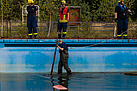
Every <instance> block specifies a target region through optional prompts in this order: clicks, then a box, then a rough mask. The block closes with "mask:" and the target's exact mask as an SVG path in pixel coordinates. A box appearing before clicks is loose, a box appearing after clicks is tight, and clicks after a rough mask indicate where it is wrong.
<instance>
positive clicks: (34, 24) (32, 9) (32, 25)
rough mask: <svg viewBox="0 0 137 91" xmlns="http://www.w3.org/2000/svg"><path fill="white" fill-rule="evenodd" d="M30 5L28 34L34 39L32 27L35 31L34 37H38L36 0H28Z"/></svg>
mask: <svg viewBox="0 0 137 91" xmlns="http://www.w3.org/2000/svg"><path fill="white" fill-rule="evenodd" d="M28 3H29V6H27V11H28V15H27V27H28V35H29V39H32V35H33V34H32V29H33V33H34V38H36V37H37V28H36V27H37V19H36V15H37V10H38V9H37V7H36V6H34V5H33V3H34V1H33V0H28Z"/></svg>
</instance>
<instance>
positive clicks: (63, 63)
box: [58, 52, 71, 74]
mask: <svg viewBox="0 0 137 91" xmlns="http://www.w3.org/2000/svg"><path fill="white" fill-rule="evenodd" d="M63 66H64V69H65V70H66V71H67V73H71V70H70V68H69V66H68V54H65V53H63V52H61V53H60V60H59V64H58V74H61V73H62V67H63Z"/></svg>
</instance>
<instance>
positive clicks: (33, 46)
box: [0, 39, 137, 72]
mask: <svg viewBox="0 0 137 91" xmlns="http://www.w3.org/2000/svg"><path fill="white" fill-rule="evenodd" d="M63 41H64V42H66V44H67V45H68V46H69V66H70V68H71V69H72V71H73V72H133V71H137V40H132V39H129V40H122V39H121V40H116V39H114V40H110V39H100V40H99V39H96V40H95V39H86V40H84V39H64V40H63ZM55 43H56V40H55V39H29V40H26V39H4V40H3V39H1V40H0V72H50V70H51V66H52V61H53V55H54V50H55ZM58 60H59V53H58V50H57V55H56V60H55V67H54V72H57V66H58Z"/></svg>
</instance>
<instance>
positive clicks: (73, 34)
mask: <svg viewBox="0 0 137 91" xmlns="http://www.w3.org/2000/svg"><path fill="white" fill-rule="evenodd" d="M0 24H1V22H0ZM1 25H2V24H1ZM37 25H38V27H37V30H38V38H56V36H57V25H58V22H57V21H52V22H51V27H49V24H48V23H47V22H38V23H37ZM136 25H137V24H136V22H132V23H129V28H132V27H133V26H136ZM115 26H116V25H115V23H114V22H69V23H68V26H67V36H66V38H113V37H114V36H116V31H115V30H116V28H115ZM3 27H4V37H5V38H28V28H27V23H26V22H25V23H22V22H21V21H10V22H7V21H4V25H3ZM49 29H50V31H49ZM0 30H1V26H0ZM132 30H134V31H130V32H129V33H128V34H129V37H130V38H136V37H137V31H136V28H133V29H132ZM48 35H49V36H48Z"/></svg>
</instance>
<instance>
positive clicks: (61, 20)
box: [59, 7, 68, 22]
mask: <svg viewBox="0 0 137 91" xmlns="http://www.w3.org/2000/svg"><path fill="white" fill-rule="evenodd" d="M67 11H68V7H65V8H64V10H63V13H62V7H61V8H60V20H59V22H68V20H67Z"/></svg>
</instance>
